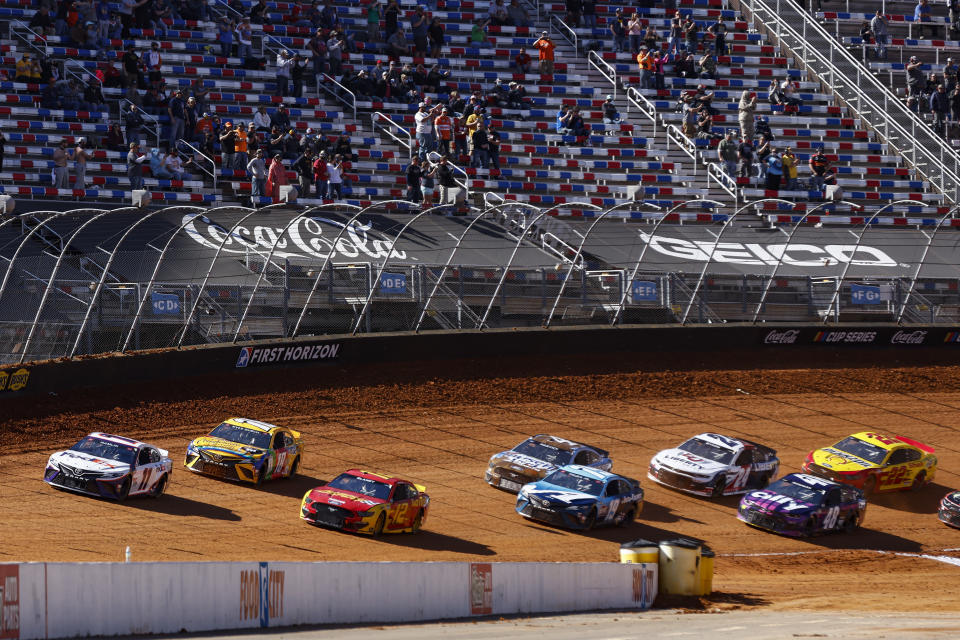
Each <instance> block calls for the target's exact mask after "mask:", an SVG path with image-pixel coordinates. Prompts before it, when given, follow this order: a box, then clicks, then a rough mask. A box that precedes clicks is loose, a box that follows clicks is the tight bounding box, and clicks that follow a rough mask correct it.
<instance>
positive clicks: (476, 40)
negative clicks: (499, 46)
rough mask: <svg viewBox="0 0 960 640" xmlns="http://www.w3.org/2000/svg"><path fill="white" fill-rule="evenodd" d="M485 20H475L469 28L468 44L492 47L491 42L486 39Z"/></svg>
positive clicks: (485, 47) (486, 47)
mask: <svg viewBox="0 0 960 640" xmlns="http://www.w3.org/2000/svg"><path fill="white" fill-rule="evenodd" d="M486 27H487V23H486V22H475V23H474V24H473V26H472V27H471V28H470V46H471V47H481V48H484V49H492V48H493V44H491V43H490V41H489V40H487V32H486Z"/></svg>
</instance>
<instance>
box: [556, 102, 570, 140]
mask: <svg viewBox="0 0 960 640" xmlns="http://www.w3.org/2000/svg"><path fill="white" fill-rule="evenodd" d="M570 118H571V114H570V111H569V108H568V107H567V105H565V104H563V105H560V111H558V112H557V122H556V128H557V133H559V134H561V135H567V134H569V133H570Z"/></svg>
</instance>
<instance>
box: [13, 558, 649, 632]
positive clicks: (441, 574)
mask: <svg viewBox="0 0 960 640" xmlns="http://www.w3.org/2000/svg"><path fill="white" fill-rule="evenodd" d="M655 570H656V565H640V564H617V563H466V562H422V563H417V562H316V563H299V562H271V563H265V562H264V563H254V562H182V563H181V562H164V563H149V562H132V563H22V564H0V585H2V584H4V577H5V576H6V584H8V585H13V584H14V583H12V582H10V579H9V578H10V577H11V576H15V574H19V575H18V576H16V577H17V580H16V581H15V582H16V591H17V592H16V593H14V592H13V591H11V590H10V589H8V590H7V591H8V592H7V593H6V594H5V595H4V599H5V602H4V603H3V604H4V607H5V610H6V611H7V612H8V613H9V612H11V611H12V609H11V607H15V608H16V609H17V619H18V622H17V624H16V625H14V624H12V623H11V624H10V625H8V627H10V628H4V627H2V626H0V638H2V639H4V640H6V638H13V639H15V640H16V639H18V638H19V639H22V640H29V639H32V638H64V637H73V636H87V635H92V636H97V635H129V634H148V633H176V632H178V631H180V630H181V629H185V630H186V631H191V632H195V631H207V630H214V629H241V628H250V627H261V626H271V627H272V626H287V625H300V624H336V623H341V624H350V623H361V622H407V621H418V620H439V619H443V618H463V617H469V616H472V615H491V614H492V615H497V614H511V613H537V612H553V611H582V610H592V609H629V608H649V606H650V605H651V604H652V601H653V599H654V598H655V596H656V593H655V589H654V592H653V593H646V592H645V588H644V590H641V588H640V586H639V585H640V584H642V583H644V576H645V574H646V572H652V571H655ZM652 584H654V585H655V584H656V578H654V579H653V580H652ZM641 595H643V596H645V597H642V598H641ZM8 617H10V616H8ZM10 620H14V618H13V617H10ZM14 627H17V628H14Z"/></svg>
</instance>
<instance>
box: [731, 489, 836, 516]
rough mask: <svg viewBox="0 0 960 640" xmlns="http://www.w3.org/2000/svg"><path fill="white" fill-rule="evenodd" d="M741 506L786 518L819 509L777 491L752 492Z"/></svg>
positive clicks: (745, 497)
mask: <svg viewBox="0 0 960 640" xmlns="http://www.w3.org/2000/svg"><path fill="white" fill-rule="evenodd" d="M740 505H741V506H752V507H755V508H758V509H762V510H763V511H767V512H770V513H778V514H780V515H784V516H791V517H796V516H802V515H807V514H808V513H810V512H811V511H814V510H816V509H817V505H815V504H813V503H811V502H804V501H802V500H797V499H795V498H790V497H788V496H784V495H781V494H779V493H777V492H775V491H767V490H760V491H751V492H750V493H748V494H747V495H745V496H743V499H742V500H740Z"/></svg>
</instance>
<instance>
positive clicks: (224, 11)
mask: <svg viewBox="0 0 960 640" xmlns="http://www.w3.org/2000/svg"><path fill="white" fill-rule="evenodd" d="M207 6H208V7H209V8H211V9H213V10H214V11H215V12H216V13H218V14H219V15H221V16H229V17H230V18H231V19H232V20H237V21H238V22H239V21H240V20H242V19H243V16H244V14H242V13H241V12H239V11H237V10H236V9H234V8H233V7H231V6H230V5H229V4H227V3H226V2H224V1H223V0H214V1H213V2H212V3H208V4H207Z"/></svg>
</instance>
